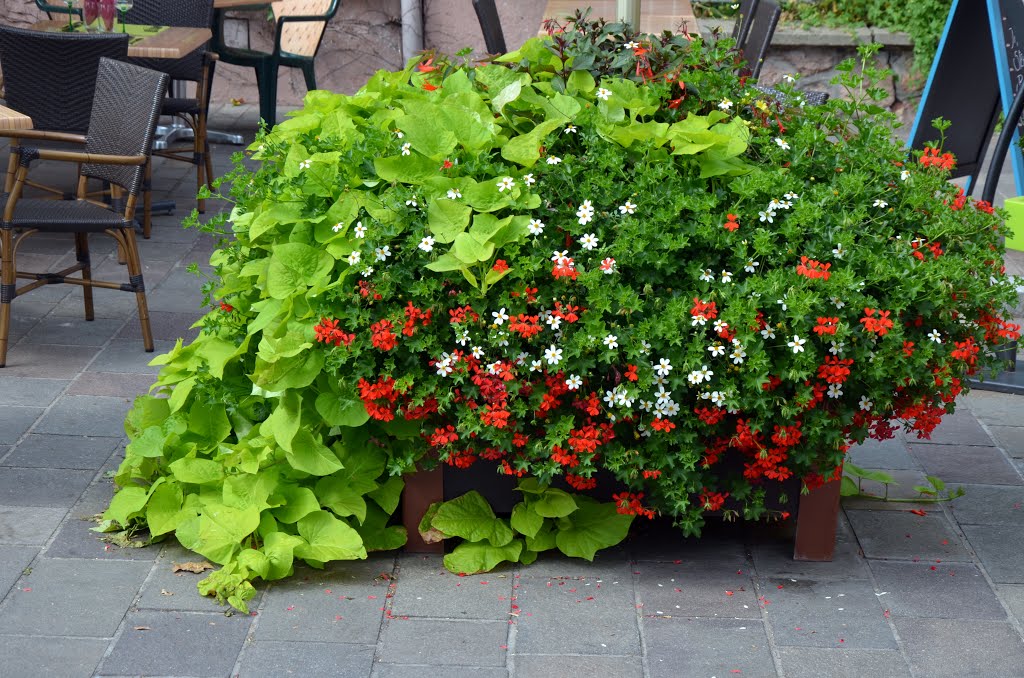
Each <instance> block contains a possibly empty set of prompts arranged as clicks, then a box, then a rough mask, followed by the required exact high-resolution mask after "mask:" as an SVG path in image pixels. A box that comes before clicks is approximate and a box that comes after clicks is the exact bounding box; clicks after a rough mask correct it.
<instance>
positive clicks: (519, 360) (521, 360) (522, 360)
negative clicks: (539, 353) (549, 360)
mask: <svg viewBox="0 0 1024 678" xmlns="http://www.w3.org/2000/svg"><path fill="white" fill-rule="evenodd" d="M529 357H530V354H529V353H527V352H526V351H522V352H520V353H519V355H517V356H516V365H525V364H526V359H527V358H529Z"/></svg>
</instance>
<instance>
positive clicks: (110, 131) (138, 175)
mask: <svg viewBox="0 0 1024 678" xmlns="http://www.w3.org/2000/svg"><path fill="white" fill-rule="evenodd" d="M169 80H170V78H169V77H168V75H167V74H166V73H159V72H157V71H153V70H150V69H148V68H142V67H141V66H136V65H134V64H126V63H124V62H121V61H114V60H113V59H100V66H99V71H98V72H97V74H96V95H95V96H94V97H93V104H92V115H91V116H90V118H89V132H88V134H87V141H86V144H85V152H86V153H104V154H109V155H132V156H135V155H149V154H150V151H151V150H152V147H153V134H154V130H155V128H156V121H157V118H158V117H159V116H160V107H161V106H162V105H163V100H164V94H165V93H166V92H167V83H168V82H169ZM143 170H144V168H143V167H142V166H132V165H93V164H83V165H82V174H84V175H86V176H90V177H95V178H97V179H103V180H104V181H109V182H110V183H112V184H117V185H118V186H120V187H121V188H123V189H125V190H126V191H128V193H129V195H135V194H136V193H138V191H139V186H140V185H141V183H142V175H143Z"/></svg>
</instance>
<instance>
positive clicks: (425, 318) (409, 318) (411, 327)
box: [402, 301, 434, 337]
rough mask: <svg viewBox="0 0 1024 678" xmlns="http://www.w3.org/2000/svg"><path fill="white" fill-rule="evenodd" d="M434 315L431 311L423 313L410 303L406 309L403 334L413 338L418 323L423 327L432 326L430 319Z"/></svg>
mask: <svg viewBox="0 0 1024 678" xmlns="http://www.w3.org/2000/svg"><path fill="white" fill-rule="evenodd" d="M433 315H434V312H433V311H432V310H431V309H429V308H428V309H427V310H426V311H423V310H421V309H418V308H416V307H415V306H413V303H412V302H411V301H410V302H409V303H408V304H407V305H406V307H405V326H404V327H403V328H402V334H404V335H405V336H407V337H411V336H412V335H413V334H415V333H416V323H417V322H418V323H419V324H420V325H422V326H423V327H426V326H427V325H429V324H430V319H431V317H432V316H433Z"/></svg>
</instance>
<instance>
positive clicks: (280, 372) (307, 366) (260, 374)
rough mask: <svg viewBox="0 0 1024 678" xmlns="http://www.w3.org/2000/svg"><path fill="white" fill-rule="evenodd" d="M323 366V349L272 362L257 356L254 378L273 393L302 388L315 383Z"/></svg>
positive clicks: (256, 382)
mask: <svg viewBox="0 0 1024 678" xmlns="http://www.w3.org/2000/svg"><path fill="white" fill-rule="evenodd" d="M323 366H324V353H323V351H306V352H305V353H302V354H300V355H297V356H294V357H291V358H285V359H283V360H278V361H276V362H272V363H271V362H267V361H265V360H262V359H261V358H256V369H255V370H254V371H253V375H252V380H253V383H254V384H256V385H257V386H259V387H260V388H263V389H264V390H267V391H270V392H273V393H276V392H278V391H284V390H285V389H289V388H302V387H304V386H309V385H310V384H312V383H313V381H314V380H315V379H316V378H317V376H319V374H320V370H321V369H323Z"/></svg>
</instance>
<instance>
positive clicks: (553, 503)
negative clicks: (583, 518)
mask: <svg viewBox="0 0 1024 678" xmlns="http://www.w3.org/2000/svg"><path fill="white" fill-rule="evenodd" d="M530 508H532V509H533V510H534V511H536V512H537V514H538V515H540V516H543V517H544V518H564V517H565V516H567V515H570V514H571V513H572V512H573V511H575V510H576V502H575V500H573V498H572V495H570V494H569V493H568V492H565V491H563V490H559V489H556V488H553V487H552V488H548V489H547V490H545V491H544V493H543V494H541V495H540V496H539V497H538V498H537V499H536V500H534V501H532V502H530Z"/></svg>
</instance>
